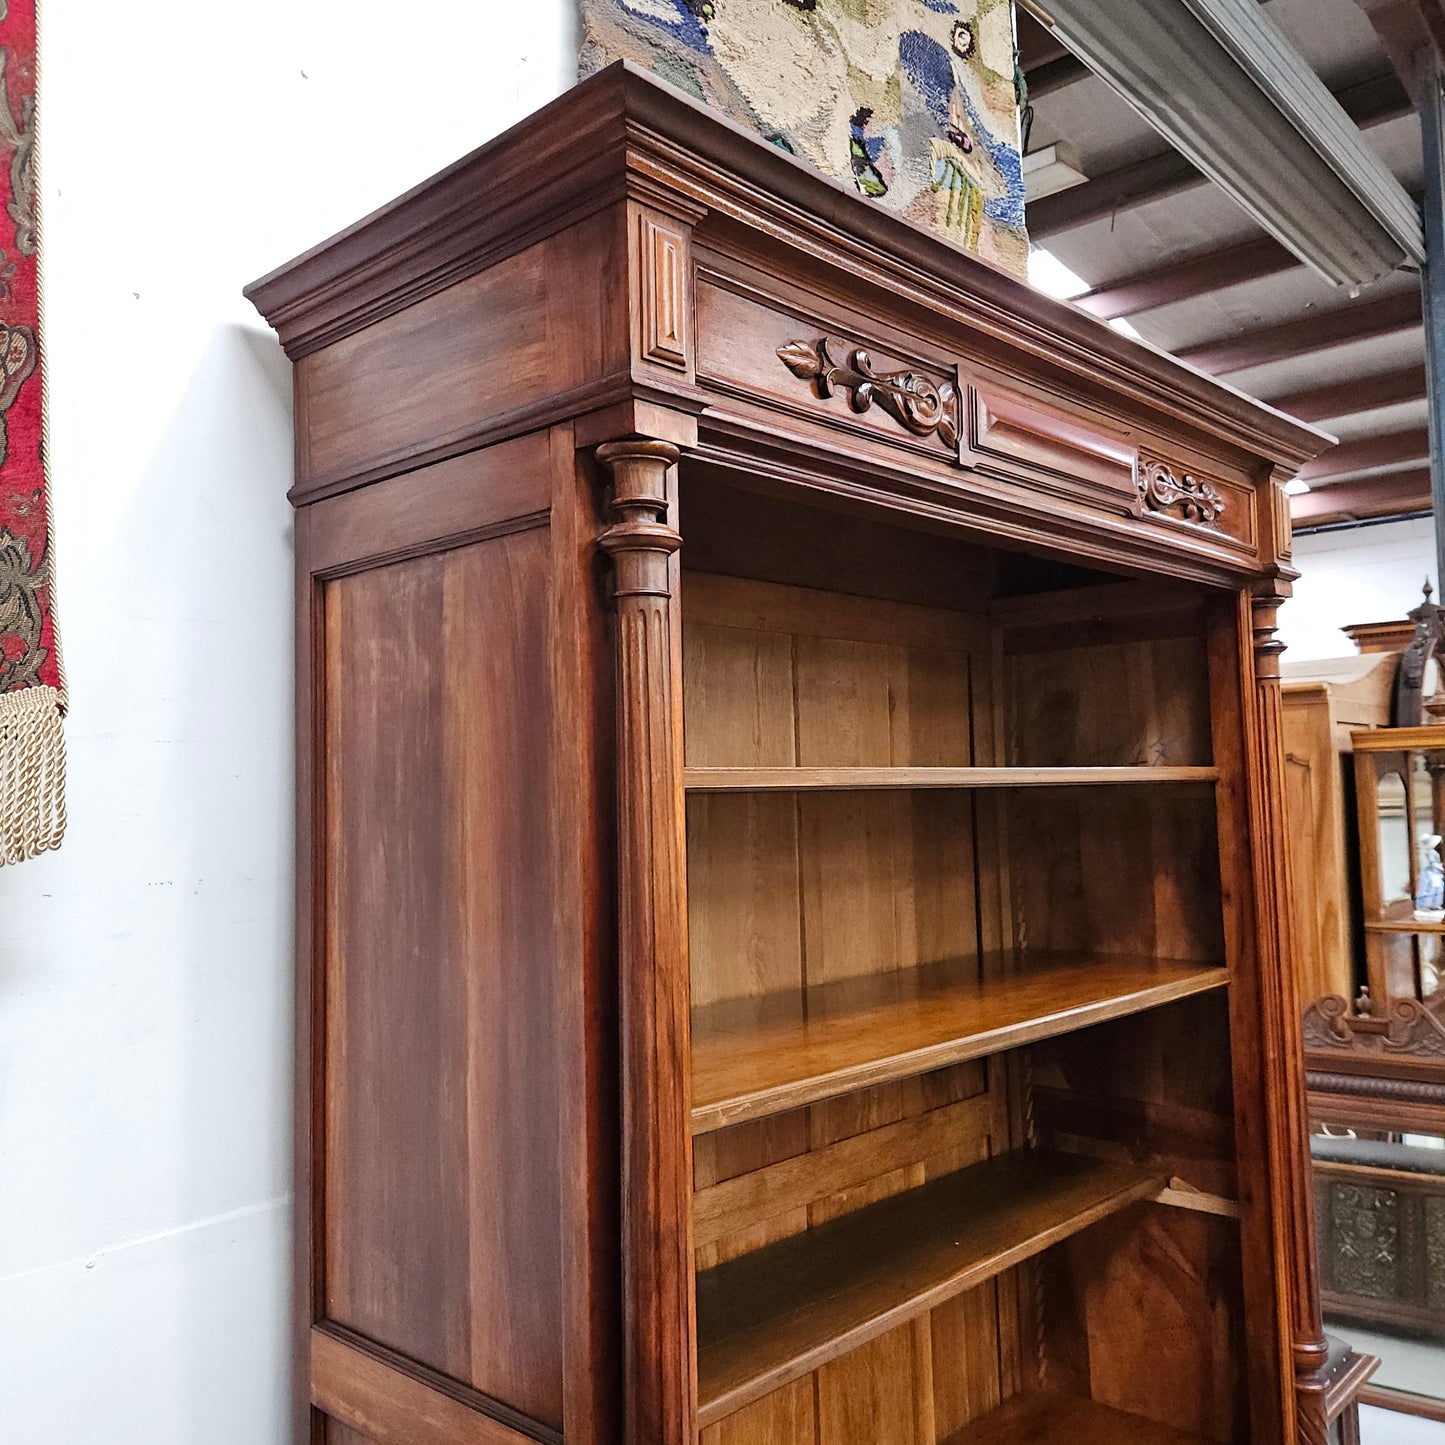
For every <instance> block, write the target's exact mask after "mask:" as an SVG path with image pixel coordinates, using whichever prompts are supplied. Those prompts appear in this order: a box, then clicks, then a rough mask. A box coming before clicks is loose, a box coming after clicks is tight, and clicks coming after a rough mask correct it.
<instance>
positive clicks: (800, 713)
mask: <svg viewBox="0 0 1445 1445" xmlns="http://www.w3.org/2000/svg"><path fill="white" fill-rule="evenodd" d="M682 598H683V706H684V724H683V726H684V737H685V739H686V754H687V764H688V766H689V767H722V768H726V767H761V766H775V767H787V766H791V765H794V764H796V765H799V766H803V767H823V766H831V767H864V766H884V767H886V766H914V767H924V766H935V767H947V766H959V767H963V766H967V765H968V764H969V763H970V762H971V761H972V757H971V755H970V728H969V711H968V710H969V656H968V651H969V648H970V646H972V645H976V643H977V640H978V626H977V623H976V622H975V621H974V620H973V619H971V618H970V617H968V616H967V615H966V614H963V613H955V612H947V611H944V610H942V609H938V608H926V607H916V606H913V605H910V604H907V603H899V602H885V601H879V600H876V599H873V598H868V597H854V596H848V595H846V594H844V593H840V592H825V591H821V590H818V589H814V588H803V587H786V586H781V585H777V584H773V583H766V582H754V581H750V580H746V579H742V578H734V577H718V576H713V575H711V574H708V573H701V572H699V573H694V572H685V573H684V576H683V583H682Z"/></svg>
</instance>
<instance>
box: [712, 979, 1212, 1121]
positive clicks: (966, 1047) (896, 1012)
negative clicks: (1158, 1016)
mask: <svg viewBox="0 0 1445 1445" xmlns="http://www.w3.org/2000/svg"><path fill="white" fill-rule="evenodd" d="M981 971H983V972H986V973H987V972H993V973H994V974H995V976H993V977H987V978H985V979H983V980H980V977H979V974H980V972H981ZM1227 978H1228V975H1227V972H1226V970H1225V969H1223V968H1221V967H1218V966H1217V965H1214V964H1206V963H1189V962H1171V961H1166V960H1159V959H1153V958H1139V957H1089V956H1081V955H1073V956H1067V955H1058V954H1036V955H1032V956H1030V957H1028V958H1026V960H1025V962H1024V964H1023V965H1022V966H1021V967H1020V966H1014V965H1010V966H1009V967H1008V968H1007V970H1006V971H999V970H998V968H997V967H996V966H995V965H993V964H991V963H990V961H989V960H987V959H985V960H984V961H983V962H982V963H980V961H979V960H976V959H960V960H954V961H950V962H946V963H940V964H931V965H928V966H926V967H923V968H915V969H899V970H896V971H894V972H891V973H883V974H868V975H865V976H863V977H861V978H853V979H845V980H842V981H840V982H837V983H829V984H821V985H818V986H816V987H813V988H809V989H797V990H791V991H789V992H787V993H779V994H769V995H767V996H765V997H763V998H758V999H739V1000H736V1001H733V1002H729V1003H721V1004H712V1005H710V1006H708V1007H705V1008H701V1009H697V1010H696V1011H695V1012H694V1014H693V1020H692V1094H693V1109H692V1129H693V1133H694V1134H705V1133H708V1132H709V1131H711V1130H713V1129H720V1128H723V1127H725V1126H726V1125H728V1124H736V1123H739V1122H740V1121H742V1120H744V1119H758V1118H763V1117H765V1116H766V1115H769V1114H776V1113H780V1112H782V1111H783V1110H785V1109H795V1108H799V1107H801V1106H802V1105H804V1104H811V1103H816V1102H817V1101H818V1100H819V1099H827V1098H831V1097H833V1096H834V1095H836V1094H842V1093H847V1092H848V1091H850V1090H852V1089H861V1088H865V1087H868V1086H870V1085H873V1084H881V1083H886V1082H888V1081H889V1080H892V1079H901V1078H906V1077H908V1076H909V1075H912V1074H920V1073H924V1072H926V1071H927V1070H930V1069H939V1068H943V1067H944V1066H946V1065H948V1064H954V1063H959V1062H960V1061H962V1060H964V1059H975V1058H980V1057H982V1056H983V1055H985V1054H992V1053H998V1052H1001V1051H1002V1050H1004V1049H1011V1048H1016V1047H1018V1046H1019V1045H1021V1044H1027V1043H1032V1042H1034V1041H1036V1040H1038V1039H1045V1038H1050V1037H1052V1036H1053V1035H1055V1034H1061V1033H1068V1032H1071V1031H1072V1030H1074V1029H1080V1028H1085V1027H1087V1026H1088V1025H1090V1024H1096V1023H1102V1022H1103V1021H1104V1020H1106V1019H1111V1018H1119V1017H1121V1016H1123V1015H1125V1014H1131V1013H1138V1012H1140V1011H1142V1010H1144V1009H1149V1008H1155V1007H1157V1006H1158V1005H1160V1004H1165V1003H1170V1002H1172V1001H1174V1000H1175V999H1180V998H1186V997H1188V996H1189V995H1190V994H1196V993H1203V992H1205V991H1206V990H1208V989H1214V988H1221V987H1223V986H1224V984H1225V983H1226V981H1227Z"/></svg>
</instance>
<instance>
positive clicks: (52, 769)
mask: <svg viewBox="0 0 1445 1445" xmlns="http://www.w3.org/2000/svg"><path fill="white" fill-rule="evenodd" d="M63 710H64V699H63V698H62V696H61V694H60V693H59V692H57V691H56V690H55V688H53V687H23V688H20V689H19V690H18V691H16V692H7V693H0V864H5V863H22V862H24V861H25V859H27V858H35V857H37V856H39V855H40V854H41V853H44V852H46V851H47V850H48V849H51V848H58V847H60V840H61V839H62V838H63V837H64V836H65V733H64V730H63V729H62V728H61V725H60V718H61V714H62V712H63Z"/></svg>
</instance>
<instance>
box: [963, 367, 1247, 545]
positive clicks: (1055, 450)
mask: <svg viewBox="0 0 1445 1445" xmlns="http://www.w3.org/2000/svg"><path fill="white" fill-rule="evenodd" d="M963 392H964V413H965V429H964V437H963V446H962V450H961V458H962V461H963V462H964V463H965V464H966V465H968V466H970V467H971V468H973V469H974V470H975V471H977V472H979V473H981V474H983V475H984V476H993V477H999V478H1001V479H1007V480H1010V481H1016V482H1022V483H1024V484H1026V485H1027V486H1029V487H1030V488H1031V489H1033V490H1035V491H1042V492H1047V493H1052V494H1053V495H1055V496H1057V497H1059V498H1060V499H1061V500H1064V501H1069V502H1073V503H1076V504H1077V503H1083V504H1084V505H1086V506H1091V507H1098V508H1101V509H1103V510H1105V511H1108V512H1112V513H1114V514H1115V515H1124V516H1129V517H1134V518H1138V519H1139V520H1140V521H1142V522H1146V523H1149V524H1153V523H1155V522H1159V521H1163V522H1167V523H1174V524H1179V525H1180V526H1182V527H1183V528H1184V529H1185V530H1187V531H1188V532H1189V533H1191V534H1192V535H1193V536H1194V537H1195V538H1197V540H1198V541H1201V542H1210V543H1214V544H1215V545H1217V546H1220V547H1222V548H1225V549H1227V550H1229V551H1230V552H1240V551H1246V552H1249V553H1253V552H1254V551H1255V550H1256V530H1255V493H1254V488H1253V487H1252V486H1250V485H1248V484H1247V483H1245V482H1243V481H1241V480H1230V479H1228V478H1225V477H1221V476H1217V475H1214V473H1213V471H1210V470H1208V469H1205V468H1202V467H1199V466H1197V465H1195V464H1193V463H1192V462H1184V461H1180V460H1178V459H1175V458H1166V456H1165V455H1164V453H1163V451H1162V449H1160V448H1158V447H1157V446H1155V445H1154V444H1153V443H1152V441H1151V440H1150V439H1149V438H1148V437H1141V436H1139V435H1137V434H1130V433H1128V432H1125V431H1120V430H1118V429H1117V426H1110V425H1109V424H1108V423H1107V422H1105V420H1104V419H1103V418H1101V417H1097V416H1095V415H1093V414H1092V413H1091V412H1089V411H1088V410H1087V409H1086V408H1084V407H1083V406H1080V405H1076V404H1070V403H1066V402H1062V401H1060V400H1058V399H1057V398H1054V397H1046V396H1044V395H1041V394H1039V393H1038V392H1036V391H1034V390H1033V389H1031V388H1029V387H1027V386H1025V385H1023V384H1020V383H1015V382H1011V381H1009V380H1007V379H1005V378H1002V377H998V376H995V375H993V374H991V373H986V372H982V371H976V370H969V371H968V372H966V374H965V376H964V378H963ZM1215 470H1220V469H1215Z"/></svg>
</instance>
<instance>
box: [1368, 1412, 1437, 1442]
mask: <svg viewBox="0 0 1445 1445" xmlns="http://www.w3.org/2000/svg"><path fill="white" fill-rule="evenodd" d="M1360 1445H1445V1425H1441V1424H1438V1423H1437V1422H1435V1421H1434V1420H1421V1419H1419V1418H1418V1417H1417V1416H1414V1415H1401V1414H1400V1413H1399V1412H1398V1411H1395V1410H1376V1409H1372V1408H1371V1407H1370V1406H1369V1405H1364V1406H1362V1407H1361V1409H1360Z"/></svg>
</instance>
